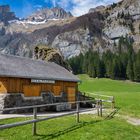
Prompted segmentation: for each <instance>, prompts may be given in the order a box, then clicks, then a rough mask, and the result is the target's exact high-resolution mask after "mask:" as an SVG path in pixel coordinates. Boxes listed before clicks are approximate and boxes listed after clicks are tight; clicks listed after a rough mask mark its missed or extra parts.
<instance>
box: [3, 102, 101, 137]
mask: <svg viewBox="0 0 140 140" xmlns="http://www.w3.org/2000/svg"><path fill="white" fill-rule="evenodd" d="M84 102H93V100H85V101H76V102H70V103H71V104H73V103H75V104H76V111H71V112H68V113H65V114H61V115H57V116H51V117H47V118H37V108H39V107H45V106H54V105H60V104H64V103H66V102H63V103H54V104H44V105H35V106H25V107H15V108H6V109H3V110H2V109H0V111H10V110H19V109H29V108H33V119H32V120H28V121H22V122H16V123H12V124H5V125H0V130H3V129H7V128H13V127H17V126H22V125H27V124H33V127H32V134H33V135H36V134H37V122H41V121H45V120H49V119H54V118H58V117H63V116H69V115H73V114H76V121H77V123H79V122H80V113H82V112H87V111H92V110H93V108H92V109H85V110H80V103H84ZM98 104H99V106H98V108H95V109H97V113H98V116H99V115H100V116H102V113H101V112H102V107H101V101H99V102H98Z"/></svg>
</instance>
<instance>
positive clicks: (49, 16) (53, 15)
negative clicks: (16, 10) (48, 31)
mask: <svg viewBox="0 0 140 140" xmlns="http://www.w3.org/2000/svg"><path fill="white" fill-rule="evenodd" d="M70 17H72V14H71V13H70V12H66V11H65V10H64V9H62V8H59V7H55V8H51V9H49V8H43V9H40V10H39V11H37V12H36V13H34V14H32V15H31V16H30V17H29V18H28V20H30V21H38V22H40V21H44V20H45V21H47V20H59V19H67V18H70Z"/></svg>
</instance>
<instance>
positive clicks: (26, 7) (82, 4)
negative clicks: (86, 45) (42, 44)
mask: <svg viewBox="0 0 140 140" xmlns="http://www.w3.org/2000/svg"><path fill="white" fill-rule="evenodd" d="M117 1H118V0H0V5H2V4H3V5H5V4H9V5H10V6H11V9H12V11H14V12H15V13H16V15H17V16H18V17H27V16H28V15H30V14H31V13H32V12H33V11H35V10H37V9H39V8H42V7H49V8H51V7H56V6H59V7H62V8H64V9H65V10H66V11H70V12H71V13H72V14H73V15H74V16H80V15H83V14H85V13H87V12H88V10H89V9H90V8H93V7H96V6H99V5H108V4H111V3H113V2H117Z"/></svg>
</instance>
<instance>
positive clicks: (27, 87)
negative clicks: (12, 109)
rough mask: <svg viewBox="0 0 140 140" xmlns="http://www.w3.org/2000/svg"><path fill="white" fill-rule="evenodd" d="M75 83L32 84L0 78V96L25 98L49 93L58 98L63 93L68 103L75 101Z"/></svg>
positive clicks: (26, 81)
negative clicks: (22, 96)
mask: <svg viewBox="0 0 140 140" xmlns="http://www.w3.org/2000/svg"><path fill="white" fill-rule="evenodd" d="M77 91H78V83H77V82H67V81H55V83H53V84H50V83H32V82H31V79H24V78H10V77H0V94H6V93H11V94H12V93H23V94H24V96H25V97H33V96H41V92H51V93H53V94H54V96H60V94H61V92H65V93H66V94H67V97H68V101H69V102H73V101H75V97H76V93H77Z"/></svg>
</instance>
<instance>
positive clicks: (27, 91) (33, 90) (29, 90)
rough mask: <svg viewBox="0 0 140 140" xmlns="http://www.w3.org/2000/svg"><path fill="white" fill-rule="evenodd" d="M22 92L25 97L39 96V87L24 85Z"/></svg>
mask: <svg viewBox="0 0 140 140" xmlns="http://www.w3.org/2000/svg"><path fill="white" fill-rule="evenodd" d="M23 91H24V96H26V97H34V96H40V93H41V87H40V86H39V85H24V86H23Z"/></svg>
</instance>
